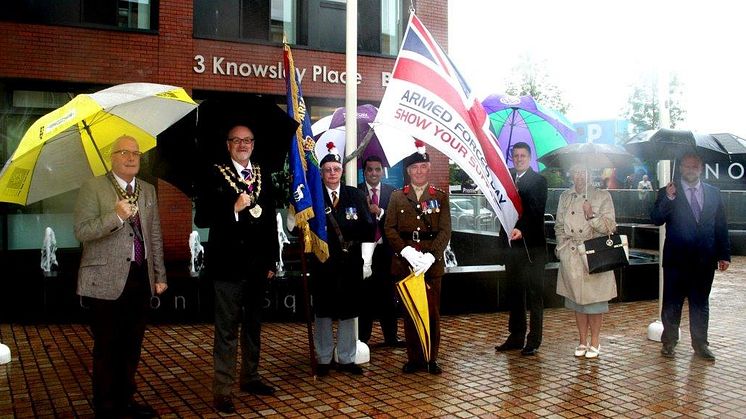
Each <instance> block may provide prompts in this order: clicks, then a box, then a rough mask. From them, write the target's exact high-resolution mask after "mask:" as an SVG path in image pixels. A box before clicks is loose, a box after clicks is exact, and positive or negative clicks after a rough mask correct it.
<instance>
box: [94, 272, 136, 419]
mask: <svg viewBox="0 0 746 419" xmlns="http://www.w3.org/2000/svg"><path fill="white" fill-rule="evenodd" d="M150 295H151V293H150V282H149V280H148V270H147V262H145V263H143V267H138V266H137V265H136V264H134V263H132V265H131V267H130V271H129V275H128V276H127V283H126V284H125V287H124V291H123V292H122V295H121V296H119V298H117V299H116V300H113V301H110V300H101V299H98V298H88V299H87V303H88V306H89V307H90V309H91V333H92V334H93V403H94V407H95V409H96V411H97V412H102V411H104V410H110V409H118V408H121V407H122V406H124V405H125V404H126V403H128V402H129V401H130V399H131V398H132V396H133V395H134V394H135V391H137V386H136V384H135V373H136V372H137V364H138V363H139V362H140V351H141V348H142V340H143V336H144V335H145V314H146V312H147V309H148V304H149V302H150Z"/></svg>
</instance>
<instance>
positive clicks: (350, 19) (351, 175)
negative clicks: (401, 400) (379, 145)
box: [345, 0, 370, 362]
mask: <svg viewBox="0 0 746 419" xmlns="http://www.w3.org/2000/svg"><path fill="white" fill-rule="evenodd" d="M346 22H347V39H346V43H347V45H346V49H345V72H346V73H347V80H346V83H345V150H355V149H357V0H347V17H346ZM345 185H347V186H352V187H353V188H354V187H357V158H356V157H353V158H351V159H350V160H349V161H347V163H346V164H345ZM355 342H356V348H357V350H356V351H355V360H356V361H357V360H369V359H370V350H369V349H368V346H367V345H366V344H364V343H363V342H361V341H360V340H358V318H357V317H355ZM366 362H367V361H366Z"/></svg>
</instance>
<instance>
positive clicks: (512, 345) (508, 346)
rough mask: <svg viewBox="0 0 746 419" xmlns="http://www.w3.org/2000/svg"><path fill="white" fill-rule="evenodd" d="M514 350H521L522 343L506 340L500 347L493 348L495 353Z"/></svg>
mask: <svg viewBox="0 0 746 419" xmlns="http://www.w3.org/2000/svg"><path fill="white" fill-rule="evenodd" d="M515 349H523V342H520V341H517V340H513V339H510V338H508V340H506V341H505V343H503V344H502V345H497V346H495V350H496V351H497V352H505V351H512V350H515Z"/></svg>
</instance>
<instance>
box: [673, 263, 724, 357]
mask: <svg viewBox="0 0 746 419" xmlns="http://www.w3.org/2000/svg"><path fill="white" fill-rule="evenodd" d="M714 277H715V270H714V269H713V268H712V266H711V265H709V264H703V265H693V266H687V267H665V268H663V311H662V313H661V321H662V322H663V335H662V336H661V342H663V343H668V344H676V342H677V341H678V332H679V324H680V323H681V310H682V307H683V306H684V299H685V298H687V299H689V331H690V333H691V335H692V346H693V347H695V348H696V347H698V346H699V347H701V346H707V345H709V342H708V341H707V327H708V324H709V321H710V303H709V299H710V290H711V289H712V280H713V278H714Z"/></svg>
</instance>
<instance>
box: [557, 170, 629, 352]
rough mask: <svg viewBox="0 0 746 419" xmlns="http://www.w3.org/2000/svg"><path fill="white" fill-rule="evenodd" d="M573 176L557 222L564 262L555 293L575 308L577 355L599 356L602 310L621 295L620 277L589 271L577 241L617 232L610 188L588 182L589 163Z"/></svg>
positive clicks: (559, 208)
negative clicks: (587, 167) (603, 188)
mask: <svg viewBox="0 0 746 419" xmlns="http://www.w3.org/2000/svg"><path fill="white" fill-rule="evenodd" d="M570 174H571V176H572V179H573V184H574V185H573V188H571V189H568V190H566V191H565V192H563V193H562V195H561V196H560V199H559V205H558V207H557V219H556V223H555V225H554V231H555V234H556V236H557V248H556V250H555V254H556V255H557V257H558V258H559V260H560V265H559V270H558V273H557V294H559V295H561V296H563V297H565V307H567V308H569V309H572V310H574V311H575V321H576V323H577V326H578V335H579V342H580V343H579V345H578V346H577V348H575V356H577V357H581V356H584V357H586V358H596V357H598V355H599V352H600V349H601V345H600V342H599V335H600V332H601V323H602V321H603V313H606V312H608V311H609V300H611V299H612V298H614V297H616V295H617V294H616V293H617V291H616V281H615V279H614V272H613V271H608V272H601V273H597V274H589V273H588V271H587V270H586V268H585V264H584V263H583V259H582V258H581V254H580V252H579V251H578V245H579V244H581V243H582V242H583V241H585V240H588V239H592V238H594V237H599V236H604V235H607V234H609V232H613V231H614V230H616V221H615V220H614V204H613V202H612V201H611V195H609V193H608V192H607V191H604V190H600V189H597V188H595V187H593V186H590V185H588V172H587V170H586V169H585V167H583V166H580V165H574V166H573V167H572V168H571V169H570ZM589 327H590V330H591V341H590V344H589V342H588V328H589Z"/></svg>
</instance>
